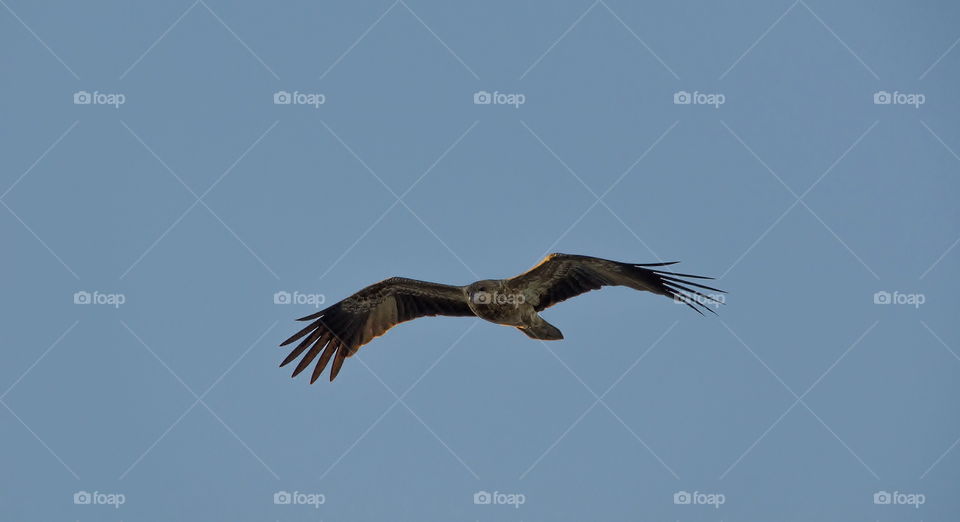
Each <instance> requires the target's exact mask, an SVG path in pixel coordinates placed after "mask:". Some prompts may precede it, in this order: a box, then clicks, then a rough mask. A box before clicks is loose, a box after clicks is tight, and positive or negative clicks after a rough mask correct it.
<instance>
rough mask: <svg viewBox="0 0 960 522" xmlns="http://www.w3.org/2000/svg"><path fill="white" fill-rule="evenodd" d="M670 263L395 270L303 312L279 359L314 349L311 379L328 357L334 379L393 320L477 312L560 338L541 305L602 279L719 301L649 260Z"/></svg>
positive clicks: (536, 335) (309, 357)
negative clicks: (488, 272) (429, 272)
mask: <svg viewBox="0 0 960 522" xmlns="http://www.w3.org/2000/svg"><path fill="white" fill-rule="evenodd" d="M671 264H673V263H653V264H647V265H638V264H630V263H620V262H617V261H610V260H607V259H600V258H596V257H588V256H577V255H569V254H550V255H548V256H547V257H546V258H544V259H543V261H541V262H540V263H539V264H538V265H537V266H535V267H533V268H531V269H530V270H528V271H526V272H524V273H523V274H520V275H518V276H516V277H512V278H509V279H485V280H482V281H477V282H474V283H471V284H469V285H466V286H453V285H444V284H439V283H431V282H427V281H418V280H415V279H406V278H402V277H392V278H390V279H385V280H383V281H380V282H379V283H375V284H373V285H370V286H368V287H366V288H364V289H363V290H360V291H359V292H357V293H355V294H353V295H352V296H350V297H348V298H346V299H344V300H342V301H340V302H338V303H336V304H334V305H333V306H330V307H329V308H326V309H324V310H321V311H319V312H317V313H315V314H313V315H309V316H307V317H303V318H301V319H300V320H302V321H311V323H310V324H309V325H308V326H307V327H306V328H304V329H302V330H300V331H299V332H297V333H296V334H294V335H293V336H292V337H290V338H289V339H287V340H286V341H284V342H283V344H281V346H285V345H287V344H290V343H293V342H295V341H297V340H300V339H302V340H301V342H300V343H299V344H298V345H297V347H296V348H294V349H293V351H291V352H290V354H289V355H288V356H287V358H286V359H284V361H283V362H282V363H281V364H280V366H284V365H286V364H288V363H290V362H291V361H293V360H294V359H296V358H297V357H299V356H300V354H302V353H303V352H304V351H307V354H306V355H305V356H304V357H303V359H301V361H300V363H299V364H298V365H297V367H296V369H295V370H294V372H293V375H294V376H296V375H298V374H299V373H300V372H302V371H303V370H304V369H305V368H306V367H308V366H309V365H310V363H311V362H313V360H314V359H315V358H316V357H317V356H318V355H319V356H320V359H319V360H318V361H317V364H316V366H315V367H314V371H313V375H312V377H311V380H310V382H311V383H312V382H314V381H316V379H317V378H318V377H319V376H320V374H321V373H322V372H323V370H324V368H326V366H327V364H328V363H329V361H330V360H331V359H332V360H333V366H332V368H331V370H330V380H331V381H332V380H333V379H334V378H335V377H336V376H337V374H338V373H339V372H340V367H341V365H342V364H343V361H344V359H345V358H346V357H350V356H352V355H354V354H355V353H356V352H357V350H359V348H360V347H361V346H363V345H364V344H367V343H368V342H370V341H371V340H372V339H373V338H375V337H378V336H380V335H383V334H384V333H386V331H387V330H389V329H390V328H392V327H393V326H396V325H397V324H400V323H402V322H405V321H410V320H412V319H416V318H418V317H425V316H436V315H446V316H459V317H471V316H472V317H478V318H480V319H484V320H486V321H489V322H491V323H496V324H500V325H504V326H511V327H514V328H517V329H518V330H520V331H521V332H523V333H524V334H525V335H527V336H528V337H530V338H533V339H539V340H544V341H552V340H559V339H563V334H562V333H561V332H560V330H559V329H558V328H557V327H555V326H553V325H552V324H550V323H548V322H547V321H546V320H545V319H543V317H541V316H540V312H541V311H542V310H544V309H546V308H548V307H550V306H553V305H554V304H557V303H559V302H561V301H565V300H567V299H570V298H571V297H574V296H577V295H580V294H583V293H585V292H588V291H590V290H596V289H598V288H601V287H603V286H627V287H630V288H633V289H636V290H645V291H649V292H653V293H656V294H660V295H665V296H668V297H673V298H674V299H676V300H677V301H680V302H682V303H684V304H686V305H687V306H689V307H691V308H693V309H694V310H696V311H697V312H700V309H698V308H697V306H699V307H700V308H702V309H704V310H708V311H711V312H712V310H710V309H709V308H707V307H706V306H705V305H704V302H703V301H702V300H700V299H698V298H702V299H705V300H707V301H715V302H719V301H718V300H717V299H716V298H714V297H711V296H707V295H704V294H702V293H700V292H699V291H697V290H694V289H691V288H689V287H688V286H684V285H690V286H695V287H698V288H703V289H707V290H713V291H717V292H722V290H717V289H716V288H711V287H709V286H704V285H701V284H698V283H693V282H690V281H686V280H683V279H679V278H680V277H690V278H696V279H710V278H706V277H703V276H695V275H690V274H677V273H674V272H664V271H661V270H657V269H652V268H648V267H662V266H666V265H671ZM700 313H701V314H702V312H700ZM308 348H309V350H307V349H308ZM321 350H323V353H322V354H321Z"/></svg>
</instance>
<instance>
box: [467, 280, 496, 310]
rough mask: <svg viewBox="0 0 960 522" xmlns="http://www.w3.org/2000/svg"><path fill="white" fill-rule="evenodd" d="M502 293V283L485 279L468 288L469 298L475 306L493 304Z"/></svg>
mask: <svg viewBox="0 0 960 522" xmlns="http://www.w3.org/2000/svg"><path fill="white" fill-rule="evenodd" d="M499 291H500V281H496V280H493V279H484V280H483V281H477V282H476V283H471V284H470V285H468V286H467V298H468V299H470V302H471V303H473V304H479V305H484V304H491V303H493V298H494V296H495V295H496V294H497V293H498V292H499Z"/></svg>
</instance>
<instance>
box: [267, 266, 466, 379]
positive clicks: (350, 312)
mask: <svg viewBox="0 0 960 522" xmlns="http://www.w3.org/2000/svg"><path fill="white" fill-rule="evenodd" d="M436 315H449V316H472V315H474V314H473V312H471V311H470V306H469V305H468V304H467V300H466V297H464V295H463V289H462V287H459V286H450V285H441V284H438V283H428V282H426V281H417V280H414V279H404V278H402V277H392V278H390V279H386V280H384V281H380V282H379V283H376V284H372V285H370V286H368V287H366V288H364V289H363V290H360V291H359V292H357V293H355V294H353V295H351V296H350V297H348V298H346V299H344V300H343V301H340V302H339V303H337V304H335V305H333V306H331V307H329V308H326V309H324V310H321V311H319V312H317V313H315V314H313V315H308V316H306V317H301V318H300V319H298V321H312V322H311V323H310V324H309V325H308V326H307V327H306V328H304V329H303V330H300V331H299V332H297V333H295V334H294V335H293V336H292V337H290V338H289V339H287V340H286V341H284V342H283V343H282V344H281V345H280V346H286V345H288V344H290V343H293V342H295V341H297V340H300V339H303V340H302V341H300V344H298V345H297V347H296V348H294V349H293V351H291V352H290V355H288V356H287V358H286V359H284V360H283V362H282V363H280V366H285V365H287V364H289V363H290V362H291V361H293V360H294V359H296V358H297V357H299V356H300V354H302V353H303V352H304V351H307V349H308V348H309V351H307V354H306V355H305V356H303V359H301V360H300V363H299V364H297V367H296V369H295V370H293V377H296V376H297V375H298V374H299V373H300V372H302V371H303V370H304V369H305V368H306V367H307V366H310V363H311V362H313V360H314V359H315V358H316V357H317V355H318V354H320V351H321V350H323V354H322V355H320V359H319V360H318V361H317V365H316V366H315V367H314V369H313V375H312V376H311V377H310V383H311V384H313V382H314V381H316V380H317V377H319V376H320V374H321V373H323V369H324V368H326V366H327V363H328V362H330V359H331V358H332V359H333V366H332V367H331V368H330V380H331V381H333V379H335V378H336V377H337V374H338V373H340V367H341V366H342V365H343V360H344V359H345V358H346V357H350V356H351V355H353V354H355V353H357V350H359V349H360V347H361V346H363V345H365V344H367V343H368V342H370V340H372V339H373V338H374V337H379V336H381V335H383V334H384V333H386V331H387V330H389V329H391V328H393V327H394V326H396V325H398V324H400V323H402V322H405V321H410V320H412V319H416V318H418V317H425V316H436Z"/></svg>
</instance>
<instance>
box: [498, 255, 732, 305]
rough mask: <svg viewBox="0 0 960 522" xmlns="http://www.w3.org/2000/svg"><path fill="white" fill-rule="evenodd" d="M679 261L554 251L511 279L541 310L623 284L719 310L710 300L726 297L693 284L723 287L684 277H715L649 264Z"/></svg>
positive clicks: (688, 303)
mask: <svg viewBox="0 0 960 522" xmlns="http://www.w3.org/2000/svg"><path fill="white" fill-rule="evenodd" d="M675 263H676V261H674V262H672V263H651V264H646V265H638V264H631V263H620V262H617V261H610V260H607V259H600V258H598V257H589V256H577V255H570V254H550V255H548V256H547V257H545V258H543V261H540V263H539V264H538V265H537V266H535V267H533V268H531V269H530V270H528V271H526V272H524V273H523V274H520V275H518V276H516V277H514V278H512V279H510V281H511V283H512V284H513V285H517V286H520V287H521V288H525V289H527V292H528V293H529V294H530V295H531V296H532V301H531V303H532V304H533V305H534V307H535V308H536V310H537V311H538V312H539V311H540V310H543V309H545V308H548V307H550V306H553V305H555V304H557V303H559V302H561V301H566V300H567V299H570V298H571V297H576V296H578V295H580V294H584V293H586V292H589V291H590V290H596V289H598V288H601V287H604V286H616V285H619V286H627V287H630V288H633V289H636V290H646V291H648V292H653V293H655V294H660V295H665V296H667V297H672V298H674V299H675V300H677V301H680V302H682V303H684V304H686V305H687V306H689V307H690V308H693V309H694V310H696V311H697V312H698V313H700V314H701V315H703V312H701V311H700V308H702V309H704V310H707V311H709V312H713V313H716V312H714V311H713V310H711V309H710V308H707V306H706V304H708V303H710V302H715V303H721V302H722V301H720V300H718V299H717V298H716V297H713V296H709V295H705V294H703V293H701V292H699V291H697V290H695V289H693V288H690V287H691V286H694V287H697V288H702V289H704V290H712V291H714V292H721V293H724V292H723V290H718V289H716V288H713V287H710V286H705V285H702V284H699V283H694V282H691V281H686V280H684V279H680V278H683V277H686V278H694V279H712V278H711V277H704V276H695V275H690V274H678V273H675V272H664V271H661V270H657V269H650V268H646V267H662V266H668V265H672V264H675ZM698 307H699V308H698Z"/></svg>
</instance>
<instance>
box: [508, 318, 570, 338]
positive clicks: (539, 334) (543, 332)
mask: <svg viewBox="0 0 960 522" xmlns="http://www.w3.org/2000/svg"><path fill="white" fill-rule="evenodd" d="M517 330H520V331H521V332H523V333H524V334H525V335H526V336H527V337H529V338H531V339H539V340H541V341H559V340H560V339H563V332H561V331H560V329H559V328H557V327H556V326H553V325H552V324H550V323H548V322H547V321H545V320H544V319H543V317H540V316H539V315H538V316H536V320H535V321H533V322H532V324H530V325H524V326H518V327H517Z"/></svg>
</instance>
